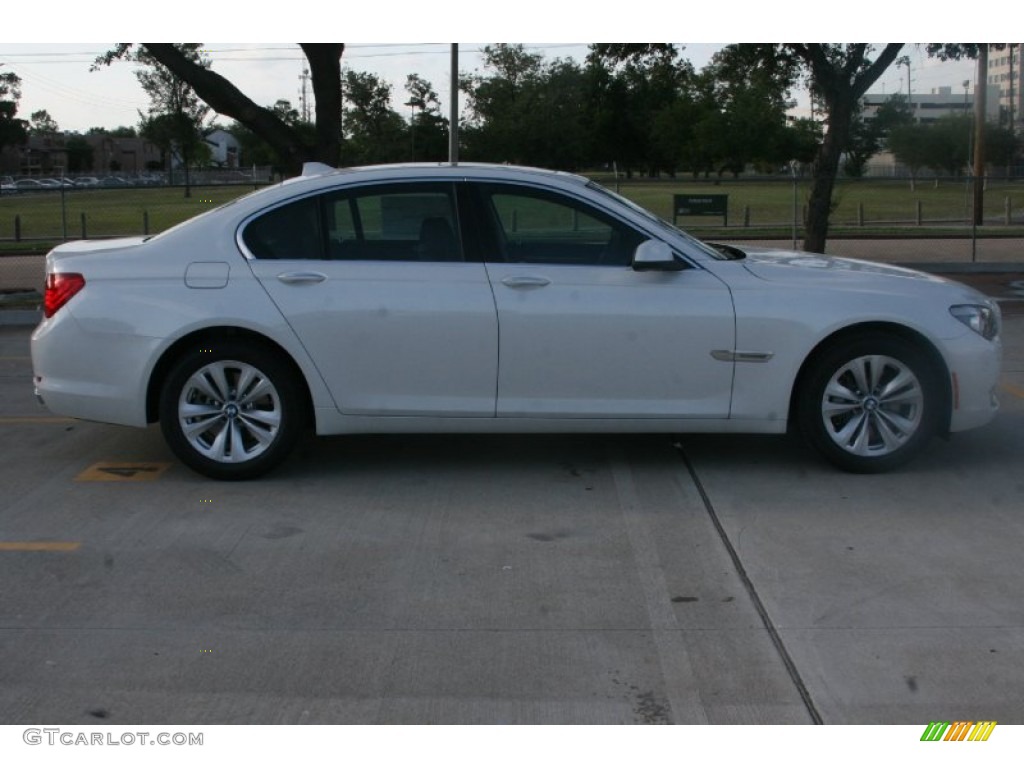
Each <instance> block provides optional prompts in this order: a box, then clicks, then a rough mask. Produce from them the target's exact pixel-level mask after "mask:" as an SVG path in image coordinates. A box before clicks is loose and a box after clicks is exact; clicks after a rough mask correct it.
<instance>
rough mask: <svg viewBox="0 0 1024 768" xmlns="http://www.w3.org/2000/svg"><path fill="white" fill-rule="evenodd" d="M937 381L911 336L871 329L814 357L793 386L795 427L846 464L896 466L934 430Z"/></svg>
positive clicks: (875, 468) (873, 468) (870, 468)
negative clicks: (798, 384)
mask: <svg viewBox="0 0 1024 768" xmlns="http://www.w3.org/2000/svg"><path fill="white" fill-rule="evenodd" d="M940 382H941V379H940V378H939V375H938V374H937V373H936V366H935V365H934V364H933V363H932V361H931V359H930V358H929V357H928V356H927V355H926V354H924V353H923V352H922V351H921V349H920V348H919V347H917V346H915V345H914V344H912V343H911V342H909V341H906V340H904V339H902V338H898V337H894V336H886V335H876V334H870V335H866V336H864V337H861V338H856V339H847V340H845V341H843V342H840V343H838V344H837V345H835V346H833V347H832V348H831V349H829V350H827V351H825V352H824V354H822V355H821V356H820V357H818V359H816V360H815V361H814V362H813V363H812V366H811V368H810V370H809V372H808V375H807V376H806V377H805V379H804V381H803V386H802V388H801V390H800V392H799V393H798V394H799V397H800V401H799V404H798V419H799V426H800V430H801V432H802V433H803V435H804V437H805V438H806V439H807V441H808V442H809V443H810V444H811V446H813V447H814V448H815V449H817V450H818V451H819V452H820V453H821V454H822V455H823V456H825V458H827V459H828V460H829V461H831V462H832V463H833V464H835V465H837V466H839V467H841V468H843V469H845V470H848V471H851V472H884V471H886V470H889V469H893V468H895V467H897V466H900V465H901V464H903V463H905V462H907V461H909V460H910V459H911V458H913V457H914V456H915V455H916V454H917V453H919V452H920V451H921V450H922V449H923V448H924V446H925V445H926V444H927V442H928V441H929V439H930V438H931V437H932V435H934V434H935V432H936V429H937V425H938V424H939V412H940V409H941V407H942V400H943V398H942V388H941V385H940Z"/></svg>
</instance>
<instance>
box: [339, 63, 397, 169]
mask: <svg viewBox="0 0 1024 768" xmlns="http://www.w3.org/2000/svg"><path fill="white" fill-rule="evenodd" d="M342 81H343V86H342V87H343V89H344V104H345V105H347V106H346V107H345V109H344V111H343V115H344V117H343V120H342V125H343V126H344V128H345V139H346V146H345V153H344V158H345V160H346V163H347V164H351V165H362V164H366V163H392V162H396V161H399V160H404V159H407V158H408V144H407V143H406V141H407V132H406V125H405V121H403V120H402V117H401V115H399V114H398V113H397V112H396V111H395V110H394V109H392V108H391V85H390V83H387V82H386V81H385V80H384V79H383V78H381V77H380V76H378V75H375V74H373V73H371V72H353V71H351V70H347V71H346V72H345V73H344V76H343V78H342Z"/></svg>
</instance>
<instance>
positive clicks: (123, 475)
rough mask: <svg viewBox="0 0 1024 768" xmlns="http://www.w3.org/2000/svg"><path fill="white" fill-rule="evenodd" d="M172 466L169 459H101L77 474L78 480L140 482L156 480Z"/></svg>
mask: <svg viewBox="0 0 1024 768" xmlns="http://www.w3.org/2000/svg"><path fill="white" fill-rule="evenodd" d="M170 466H171V463H170V462H169V461H100V462H97V463H96V464H93V465H92V466H91V467H86V468H85V469H83V470H82V471H81V472H79V473H78V474H77V475H76V476H75V480H78V481H85V482H89V481H97V480H98V481H100V482H104V481H106V482H110V481H114V482H124V481H129V482H139V481H146V480H156V479H157V478H158V477H160V475H162V474H163V473H164V472H166V471H167V468H168V467H170Z"/></svg>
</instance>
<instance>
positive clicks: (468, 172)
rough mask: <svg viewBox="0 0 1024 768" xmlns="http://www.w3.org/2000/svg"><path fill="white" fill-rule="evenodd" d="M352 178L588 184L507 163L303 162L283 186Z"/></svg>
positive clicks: (562, 173) (573, 177)
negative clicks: (334, 165) (338, 165)
mask: <svg viewBox="0 0 1024 768" xmlns="http://www.w3.org/2000/svg"><path fill="white" fill-rule="evenodd" d="M353 175H358V176H364V177H366V178H367V179H370V178H375V177H379V178H381V179H382V180H384V179H388V178H393V177H401V178H403V179H410V178H417V177H422V178H425V179H426V178H432V179H436V178H438V177H452V178H503V179H511V178H521V179H523V180H533V181H537V180H540V179H545V180H548V181H556V182H561V183H565V184H587V183H588V180H587V179H586V178H584V177H583V176H578V175H576V174H573V173H567V172H565V171H552V170H547V169H545V168H532V167H529V166H522V165H510V164H507V163H500V164H499V163H393V164H389V165H363V166H353V167H349V168H332V167H331V166H329V165H324V164H323V163H306V164H305V165H304V166H303V168H302V175H301V176H297V177H294V178H292V179H288V180H287V181H286V182H285V183H288V182H293V181H298V180H300V179H311V178H325V177H330V178H332V179H338V180H341V179H345V178H346V177H351V176H353Z"/></svg>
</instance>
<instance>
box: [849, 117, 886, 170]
mask: <svg viewBox="0 0 1024 768" xmlns="http://www.w3.org/2000/svg"><path fill="white" fill-rule="evenodd" d="M880 147H881V139H880V137H879V134H878V127H877V126H876V125H875V124H874V123H873V122H872V121H870V120H865V119H864V116H863V115H861V114H858V115H856V116H855V117H854V118H853V121H852V123H851V124H850V135H849V137H848V138H847V140H846V154H845V156H844V158H843V172H844V173H845V174H846V175H847V176H849V177H851V178H854V179H859V178H860V177H862V176H863V175H864V169H865V168H866V167H867V164H868V160H870V159H871V157H872V156H873V155H874V154H875V153H877V152H878V150H879V148H880Z"/></svg>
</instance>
